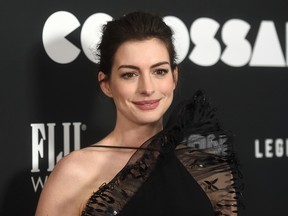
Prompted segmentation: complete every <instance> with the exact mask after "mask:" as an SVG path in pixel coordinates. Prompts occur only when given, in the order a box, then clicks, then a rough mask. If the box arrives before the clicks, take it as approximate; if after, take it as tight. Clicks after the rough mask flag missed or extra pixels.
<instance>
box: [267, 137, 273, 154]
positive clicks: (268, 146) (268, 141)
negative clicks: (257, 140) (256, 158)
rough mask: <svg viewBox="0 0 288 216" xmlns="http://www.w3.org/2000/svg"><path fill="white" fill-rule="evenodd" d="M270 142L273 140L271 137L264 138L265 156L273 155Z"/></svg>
mask: <svg viewBox="0 0 288 216" xmlns="http://www.w3.org/2000/svg"><path fill="white" fill-rule="evenodd" d="M272 144H273V140H272V139H266V140H265V156H266V157H267V158H272V157H273V153H272V152H271V150H272Z"/></svg>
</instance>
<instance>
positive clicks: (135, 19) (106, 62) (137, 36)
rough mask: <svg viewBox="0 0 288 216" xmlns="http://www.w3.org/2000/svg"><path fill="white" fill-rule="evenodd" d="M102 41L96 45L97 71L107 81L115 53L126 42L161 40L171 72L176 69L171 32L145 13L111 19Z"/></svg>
mask: <svg viewBox="0 0 288 216" xmlns="http://www.w3.org/2000/svg"><path fill="white" fill-rule="evenodd" d="M102 33H103V34H102V40H101V42H100V44H99V45H98V47H97V49H98V55H99V59H100V61H99V71H102V72H103V73H105V74H106V79H109V77H110V74H111V68H112V64H113V60H114V56H115V53H116V51H117V49H118V48H119V47H120V45H121V44H123V43H124V42H127V41H138V40H139V41H141V40H146V39H150V38H157V39H159V40H161V41H162V42H163V43H164V44H165V46H166V47H167V50H168V53H169V58H170V64H171V68H172V70H173V69H175V67H176V52H175V48H174V46H173V39H172V36H173V32H172V30H171V29H170V27H169V26H167V25H166V23H165V22H164V21H163V19H162V18H161V17H159V16H157V15H152V14H150V13H146V12H132V13H129V14H127V15H124V16H121V17H119V18H116V19H113V20H112V21H110V22H108V23H107V24H106V25H104V26H103V29H102Z"/></svg>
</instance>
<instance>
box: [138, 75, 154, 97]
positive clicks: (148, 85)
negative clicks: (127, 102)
mask: <svg viewBox="0 0 288 216" xmlns="http://www.w3.org/2000/svg"><path fill="white" fill-rule="evenodd" d="M138 87H139V92H140V94H144V95H151V94H153V93H154V92H155V86H154V82H153V78H152V77H151V76H150V74H144V75H141V76H140V79H139V86H138Z"/></svg>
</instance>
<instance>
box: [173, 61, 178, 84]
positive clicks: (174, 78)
mask: <svg viewBox="0 0 288 216" xmlns="http://www.w3.org/2000/svg"><path fill="white" fill-rule="evenodd" d="M173 80H174V84H175V87H174V88H176V86H177V83H178V66H176V67H175V69H174V70H173Z"/></svg>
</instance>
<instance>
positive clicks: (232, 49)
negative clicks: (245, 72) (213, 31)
mask: <svg viewBox="0 0 288 216" xmlns="http://www.w3.org/2000/svg"><path fill="white" fill-rule="evenodd" d="M249 30H250V25H249V24H248V23H247V22H245V21H242V20H239V19H232V20H229V21H227V22H226V23H225V24H224V26H223V28H222V40H223V42H224V44H225V45H226V48H225V49H224V51H223V54H222V56H221V60H222V61H223V62H224V63H226V64H227V65H229V66H233V67H241V66H244V65H246V64H247V63H248V62H249V60H250V57H251V50H252V48H251V45H250V43H249V41H248V40H247V39H246V36H247V34H248V32H249Z"/></svg>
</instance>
